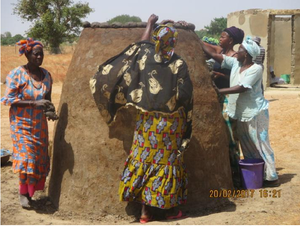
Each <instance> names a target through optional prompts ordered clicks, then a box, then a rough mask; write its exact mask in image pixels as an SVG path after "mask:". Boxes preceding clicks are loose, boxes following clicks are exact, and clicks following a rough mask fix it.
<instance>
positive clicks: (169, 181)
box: [119, 108, 188, 209]
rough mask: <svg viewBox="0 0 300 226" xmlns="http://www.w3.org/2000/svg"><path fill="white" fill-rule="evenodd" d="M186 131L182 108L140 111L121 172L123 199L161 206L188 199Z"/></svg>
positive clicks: (121, 195) (179, 202)
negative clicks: (184, 152) (164, 111)
mask: <svg viewBox="0 0 300 226" xmlns="http://www.w3.org/2000/svg"><path fill="white" fill-rule="evenodd" d="M185 131H186V115H185V112H184V110H183V109H182V108H181V109H179V110H178V111H177V112H174V113H173V114H162V113H154V112H151V113H150V112H142V111H139V113H138V114H137V118H136V128H135V132H134V139H133V144H132V147H131V151H130V154H129V156H128V158H127V160H126V162H125V169H124V171H123V174H122V176H121V182H120V187H119V195H120V200H121V201H137V202H140V203H143V204H146V205H149V206H153V207H158V208H161V209H169V208H172V207H175V206H177V205H180V204H184V203H185V202H186V199H187V184H188V177H187V172H186V170H185V165H184V162H183V156H182V155H178V154H179V152H178V149H179V148H180V147H181V144H182V138H183V135H184V133H185Z"/></svg>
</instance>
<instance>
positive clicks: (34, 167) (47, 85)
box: [1, 66, 52, 196]
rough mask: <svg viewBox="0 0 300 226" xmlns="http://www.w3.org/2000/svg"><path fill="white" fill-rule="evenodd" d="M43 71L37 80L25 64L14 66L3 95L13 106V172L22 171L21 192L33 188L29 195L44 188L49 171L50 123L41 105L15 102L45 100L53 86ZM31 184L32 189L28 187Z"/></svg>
mask: <svg viewBox="0 0 300 226" xmlns="http://www.w3.org/2000/svg"><path fill="white" fill-rule="evenodd" d="M42 71H43V73H44V75H45V76H44V79H43V80H42V81H40V82H37V81H35V80H33V79H32V78H31V77H30V76H29V74H28V73H27V72H26V70H25V69H24V67H23V66H20V67H17V68H15V69H14V70H12V71H11V72H10V73H9V74H8V75H7V77H6V92H5V96H4V97H2V98H1V103H2V104H4V105H11V107H10V111H9V119H10V131H11V138H12V141H13V155H12V157H13V171H14V173H19V176H20V192H21V194H22V193H27V192H29V191H27V190H30V192H29V194H30V196H32V195H33V193H34V191H35V190H41V189H43V187H44V183H45V178H46V176H47V175H48V173H49V169H50V159H49V156H48V124H47V120H46V116H45V114H44V112H43V109H42V108H41V107H32V106H26V107H23V106H22V107H20V106H16V105H12V104H14V103H17V102H18V101H21V100H41V99H45V96H46V94H47V93H48V92H49V91H50V89H51V86H52V78H51V75H50V73H49V72H48V71H47V70H45V69H43V68H42ZM29 185H30V186H31V188H30V189H29V188H28V189H27V187H26V186H29ZM24 186H25V187H24ZM24 190H25V191H24ZM22 191H24V192H22Z"/></svg>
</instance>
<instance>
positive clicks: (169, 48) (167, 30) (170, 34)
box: [152, 24, 178, 63]
mask: <svg viewBox="0 0 300 226" xmlns="http://www.w3.org/2000/svg"><path fill="white" fill-rule="evenodd" d="M177 35H178V33H177V31H176V29H175V28H174V27H173V25H172V24H161V25H159V26H157V27H156V28H155V30H154V31H153V36H152V39H153V41H154V42H155V52H156V53H159V52H161V57H162V60H163V62H165V63H166V62H168V61H169V60H170V59H171V58H172V56H173V54H174V48H175V46H176V43H177V40H176V39H177Z"/></svg>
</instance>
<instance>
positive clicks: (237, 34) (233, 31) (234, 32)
mask: <svg viewBox="0 0 300 226" xmlns="http://www.w3.org/2000/svg"><path fill="white" fill-rule="evenodd" d="M224 31H225V32H227V33H228V34H229V35H230V37H232V38H233V41H234V42H235V43H236V44H237V43H238V44H241V43H242V42H243V39H244V31H243V30H242V29H239V28H237V27H235V26H232V27H229V28H225V29H224Z"/></svg>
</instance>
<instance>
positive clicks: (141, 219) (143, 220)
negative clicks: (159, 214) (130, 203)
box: [140, 216, 152, 224]
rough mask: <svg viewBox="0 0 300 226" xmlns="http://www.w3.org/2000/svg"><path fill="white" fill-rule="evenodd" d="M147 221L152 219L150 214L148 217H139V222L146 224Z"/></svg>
mask: <svg viewBox="0 0 300 226" xmlns="http://www.w3.org/2000/svg"><path fill="white" fill-rule="evenodd" d="M149 221H152V216H150V217H143V218H142V217H141V218H140V223H141V224H146V223H148V222H149Z"/></svg>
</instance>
